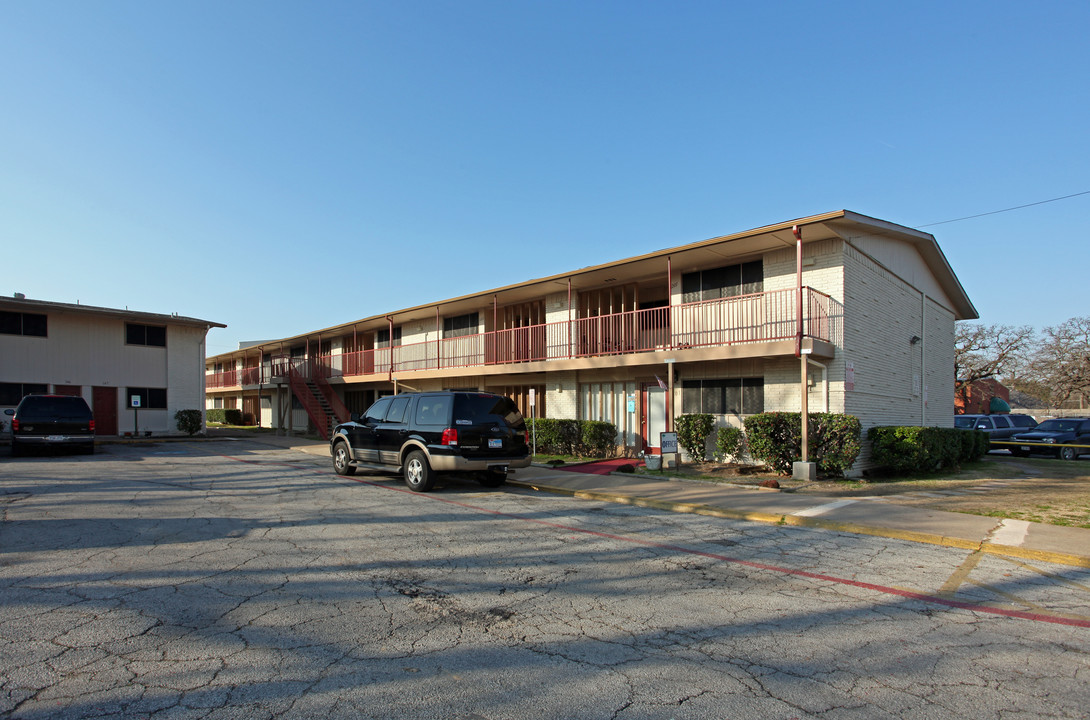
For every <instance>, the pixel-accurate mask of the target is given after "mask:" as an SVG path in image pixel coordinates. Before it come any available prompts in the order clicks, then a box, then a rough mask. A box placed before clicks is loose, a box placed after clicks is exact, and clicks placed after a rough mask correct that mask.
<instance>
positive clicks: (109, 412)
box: [91, 387, 117, 435]
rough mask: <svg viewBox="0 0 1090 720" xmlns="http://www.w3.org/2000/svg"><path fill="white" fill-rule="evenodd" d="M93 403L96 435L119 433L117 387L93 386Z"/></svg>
mask: <svg viewBox="0 0 1090 720" xmlns="http://www.w3.org/2000/svg"><path fill="white" fill-rule="evenodd" d="M91 403H92V406H93V407H92V411H93V412H94V415H95V435H117V388H115V387H95V388H93V389H92V391H91Z"/></svg>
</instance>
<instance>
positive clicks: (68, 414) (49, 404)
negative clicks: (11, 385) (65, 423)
mask: <svg viewBox="0 0 1090 720" xmlns="http://www.w3.org/2000/svg"><path fill="white" fill-rule="evenodd" d="M16 413H17V414H18V416H19V421H20V422H45V421H48V420H88V419H90V417H91V409H90V408H89V407H87V401H86V400H84V399H83V398H78V397H40V398H27V399H25V400H23V402H22V404H21V405H20V406H19V408H18V410H17V411H16Z"/></svg>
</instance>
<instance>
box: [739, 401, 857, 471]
mask: <svg viewBox="0 0 1090 720" xmlns="http://www.w3.org/2000/svg"><path fill="white" fill-rule="evenodd" d="M809 417H810V428H809V433H808V435H807V444H808V446H809V448H808V449H809V457H810V459H811V460H812V461H813V462H815V463H817V469H818V472H819V473H821V474H822V475H843V474H844V471H845V470H848V469H849V468H851V466H852V465H853V464H855V461H856V459H857V458H858V457H859V452H860V451H861V450H862V443H861V441H860V438H861V437H862V434H863V426H862V425H861V424H860V422H859V418H857V417H855V416H854V415H843V414H840V413H810V414H809ZM745 426H746V443H747V444H748V445H749V454H750V455H751V456H752V457H753V458H754V459H755V460H759V461H761V462H763V463H765V464H766V465H768V466H769V467H771V468H772V469H773V470H775V471H776V472H778V473H781V474H783V475H787V474H789V473H790V472H791V464H792V463H794V462H796V461H798V460H800V459H801V457H802V421H801V415H800V414H799V413H797V412H796V413H792V412H769V413H760V414H758V415H750V416H749V417H747V418H746V419H745Z"/></svg>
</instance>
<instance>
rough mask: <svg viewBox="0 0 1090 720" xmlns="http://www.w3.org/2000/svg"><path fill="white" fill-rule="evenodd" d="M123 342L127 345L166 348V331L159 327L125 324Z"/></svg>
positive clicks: (164, 328)
mask: <svg viewBox="0 0 1090 720" xmlns="http://www.w3.org/2000/svg"><path fill="white" fill-rule="evenodd" d="M125 342H126V343H127V344H129V345H147V346H148V347H166V346H167V329H166V327H163V326H160V325H140V324H138V323H125Z"/></svg>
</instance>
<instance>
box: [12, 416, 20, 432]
mask: <svg viewBox="0 0 1090 720" xmlns="http://www.w3.org/2000/svg"><path fill="white" fill-rule="evenodd" d="M11 431H12V432H19V418H12V419H11Z"/></svg>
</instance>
